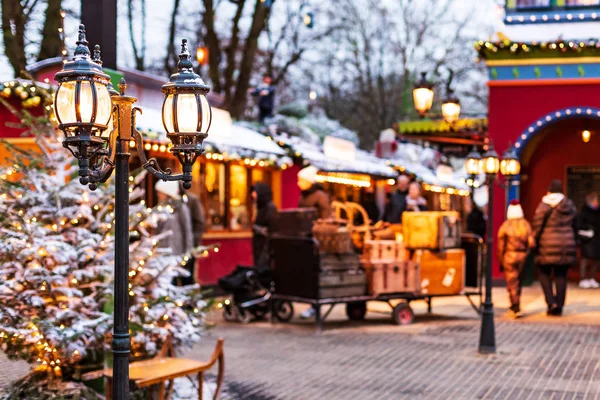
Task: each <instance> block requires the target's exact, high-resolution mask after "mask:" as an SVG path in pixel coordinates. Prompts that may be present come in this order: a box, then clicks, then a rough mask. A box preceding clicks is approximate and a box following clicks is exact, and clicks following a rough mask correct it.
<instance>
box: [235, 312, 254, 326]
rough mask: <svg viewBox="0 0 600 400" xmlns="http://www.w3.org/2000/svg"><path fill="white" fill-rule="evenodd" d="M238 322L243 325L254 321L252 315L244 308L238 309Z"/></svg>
mask: <svg viewBox="0 0 600 400" xmlns="http://www.w3.org/2000/svg"><path fill="white" fill-rule="evenodd" d="M237 317H238V318H237V320H238V322H239V323H241V324H244V325H245V324H249V323H250V322H251V321H252V313H251V312H250V311H248V310H244V309H243V308H238V316H237Z"/></svg>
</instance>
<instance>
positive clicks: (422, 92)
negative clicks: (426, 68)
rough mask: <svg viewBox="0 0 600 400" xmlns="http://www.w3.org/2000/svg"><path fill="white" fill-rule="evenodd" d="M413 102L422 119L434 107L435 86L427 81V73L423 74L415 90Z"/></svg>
mask: <svg viewBox="0 0 600 400" xmlns="http://www.w3.org/2000/svg"><path fill="white" fill-rule="evenodd" d="M413 100H414V102H415V109H416V110H417V112H418V113H419V115H420V116H421V117H424V116H425V114H427V112H428V111H429V110H431V106H432V105H433V84H432V83H431V82H429V81H427V78H426V73H425V72H422V73H421V80H420V81H419V82H418V83H417V84H416V85H415V88H414V89H413Z"/></svg>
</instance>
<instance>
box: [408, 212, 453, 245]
mask: <svg viewBox="0 0 600 400" xmlns="http://www.w3.org/2000/svg"><path fill="white" fill-rule="evenodd" d="M402 232H403V240H404V244H405V246H406V248H408V249H430V250H443V249H451V248H457V247H460V219H459V214H458V212H455V211H430V212H405V213H403V214H402Z"/></svg>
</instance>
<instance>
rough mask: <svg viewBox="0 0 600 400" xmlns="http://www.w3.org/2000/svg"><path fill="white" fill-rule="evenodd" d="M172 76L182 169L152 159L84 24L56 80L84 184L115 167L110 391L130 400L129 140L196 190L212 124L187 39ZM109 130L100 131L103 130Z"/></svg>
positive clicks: (169, 95) (169, 86)
mask: <svg viewBox="0 0 600 400" xmlns="http://www.w3.org/2000/svg"><path fill="white" fill-rule="evenodd" d="M177 67H178V72H177V73H176V74H173V75H172V76H171V78H170V80H169V82H167V83H166V84H165V85H164V86H163V87H162V91H163V92H164V94H165V99H164V103H163V124H164V126H165V129H166V131H167V136H168V137H169V139H170V140H171V143H172V147H171V148H170V151H171V153H172V154H173V155H174V156H175V157H176V158H177V159H178V160H179V162H180V163H181V165H182V170H183V173H181V174H172V172H171V170H169V169H166V170H162V169H161V168H160V166H159V165H158V162H157V161H156V159H154V158H152V159H149V160H148V159H147V158H146V154H145V152H144V146H143V139H142V135H141V134H140V132H138V131H137V130H136V129H135V126H136V122H135V121H136V114H135V112H136V111H139V112H140V113H141V109H139V108H137V107H133V104H134V103H135V102H136V101H137V99H136V98H135V97H131V96H127V95H126V94H125V89H126V87H127V85H126V83H125V80H124V79H121V82H120V84H119V92H116V91H115V90H114V89H112V87H111V86H110V80H109V76H108V75H106V74H105V73H104V72H103V71H102V62H101V61H100V49H99V47H98V46H96V48H95V50H94V55H93V58H92V57H91V54H90V50H89V48H88V42H87V40H86V38H85V27H84V26H83V25H80V26H79V40H78V41H77V48H76V49H75V54H74V57H73V60H71V61H69V62H67V63H66V64H65V65H64V68H63V70H62V71H60V72H58V73H57V74H56V76H55V79H56V81H57V82H58V84H59V88H58V91H57V93H56V98H55V104H54V108H55V111H56V116H57V118H58V120H59V122H60V124H59V128H60V129H61V130H62V131H63V132H64V134H65V140H64V141H63V146H64V147H65V148H67V149H69V151H70V152H71V153H72V154H73V155H74V156H75V158H76V159H77V160H78V163H79V181H80V182H81V183H82V184H84V185H89V187H90V189H91V190H94V189H96V187H97V184H98V183H99V182H105V181H106V180H108V178H109V177H110V176H111V174H112V172H113V171H115V172H116V175H115V185H116V187H115V192H116V196H115V284H114V285H115V286H114V298H115V310H114V334H113V342H112V351H113V356H114V368H113V392H112V398H113V399H116V400H128V399H129V349H130V337H129V323H128V318H129V315H128V314H129V305H128V297H127V296H128V291H129V290H128V284H129V280H128V274H129V190H128V189H129V188H128V182H129V155H130V154H129V143H130V142H131V141H132V140H133V141H135V145H136V147H137V153H138V157H139V158H140V160H141V161H142V165H143V167H144V168H145V169H146V170H148V171H149V172H150V173H151V174H152V175H154V176H155V177H157V178H158V179H162V180H168V181H176V180H179V181H183V186H184V188H186V189H189V188H190V187H191V181H192V165H193V164H194V162H195V161H196V159H197V158H198V156H200V155H201V154H202V152H203V149H202V142H203V140H204V139H205V138H206V136H207V132H208V129H209V128H210V123H211V118H212V113H211V109H210V106H209V104H208V101H207V100H206V94H207V93H208V92H209V90H210V89H209V88H208V86H206V84H204V82H203V81H202V79H201V78H200V76H198V75H196V74H195V73H194V72H193V70H192V62H191V58H190V53H189V51H188V48H187V40H185V39H184V40H183V41H182V44H181V54H180V55H179V63H178V65H177ZM105 131H106V132H107V133H108V135H103V133H104V132H105Z"/></svg>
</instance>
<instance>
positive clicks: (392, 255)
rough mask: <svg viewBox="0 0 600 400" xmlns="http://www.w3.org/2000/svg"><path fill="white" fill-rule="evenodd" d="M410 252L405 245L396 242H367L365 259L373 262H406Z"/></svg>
mask: <svg viewBox="0 0 600 400" xmlns="http://www.w3.org/2000/svg"><path fill="white" fill-rule="evenodd" d="M408 258H409V257H408V251H407V250H406V248H405V247H404V243H401V242H396V241H395V240H367V241H366V242H365V251H364V259H365V261H367V262H369V261H370V262H372V261H387V262H393V261H406V260H408Z"/></svg>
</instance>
